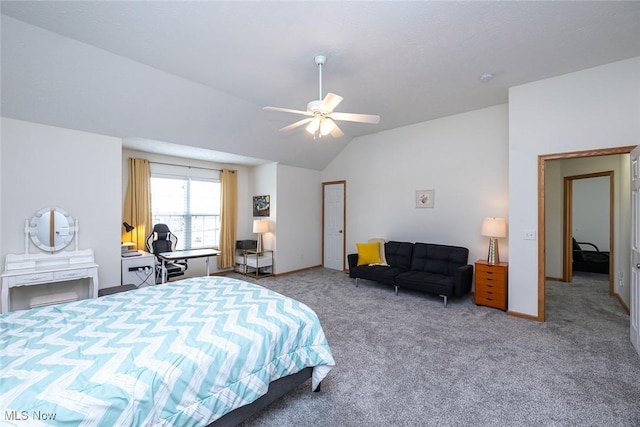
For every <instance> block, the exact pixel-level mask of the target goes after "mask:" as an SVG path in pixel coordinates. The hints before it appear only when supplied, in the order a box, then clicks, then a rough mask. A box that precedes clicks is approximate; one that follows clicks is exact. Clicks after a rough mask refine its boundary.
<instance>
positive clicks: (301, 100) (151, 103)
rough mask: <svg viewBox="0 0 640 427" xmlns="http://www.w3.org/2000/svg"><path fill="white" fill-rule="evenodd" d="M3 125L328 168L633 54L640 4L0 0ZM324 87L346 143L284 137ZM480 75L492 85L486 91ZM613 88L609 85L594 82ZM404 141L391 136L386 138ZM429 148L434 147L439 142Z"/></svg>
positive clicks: (295, 134) (637, 50) (639, 39)
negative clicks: (516, 89)
mask: <svg viewBox="0 0 640 427" xmlns="http://www.w3.org/2000/svg"><path fill="white" fill-rule="evenodd" d="M0 7H1V11H2V63H1V67H2V80H1V83H2V115H3V116H5V117H11V118H16V119H21V120H28V121H35V122H39V123H44V124H50V125H54V126H60V127H66V128H71V129H78V130H83V131H88V132H93V133H99V134H105V135H111V136H116V137H121V138H124V140H125V146H129V147H131V148H137V149H142V150H144V151H151V152H158V153H163V154H172V155H180V156H185V157H193V158H203V159H208V160H214V161H221V162H228V163H246V164H257V163H260V162H262V161H277V162H281V163H283V164H288V165H292V166H299V167H305V168H311V169H317V170H322V169H323V168H324V167H325V166H326V165H327V164H328V163H329V162H330V161H331V160H332V159H333V158H334V157H335V156H336V155H337V154H338V153H339V152H340V151H341V150H342V149H343V148H344V147H345V146H346V144H348V143H349V141H350V140H351V139H353V138H355V137H358V136H362V135H367V134H371V133H374V132H380V131H383V130H387V129H392V128H396V127H400V126H405V125H410V124H414V123H418V122H422V121H426V120H431V119H435V118H439V117H443V116H447V115H451V114H456V113H461V112H465V111H471V110H474V109H478V108H482V107H487V106H492V105H497V104H501V103H505V102H507V96H508V88H509V87H512V86H515V85H520V84H523V83H528V82H532V81H536V80H541V79H545V78H548V77H553V76H557V75H561V74H566V73H569V72H573V71H578V70H582V69H586V68H589V67H593V66H597V65H601V64H605V63H608V62H613V61H617V60H622V59H626V58H630V57H635V56H640V2H637V1H632V2H611V1H605V2H580V1H571V2H538V1H535V2H528V1H518V2H508V1H503V2H427V1H424V2H420V1H413V2H378V1H374V2H368V1H358V2H315V1H305V2H280V1H278V2H271V1H262V2H244V1H175V2H174V1H135V2H133V1H93V2H88V1H87V2H70V1H56V2H53V1H51V2H48V1H2V3H1V6H0ZM318 54H323V55H325V56H326V57H327V63H326V65H325V66H324V68H323V93H326V92H333V93H337V94H339V95H341V96H343V97H344V100H343V101H342V103H341V104H340V105H339V106H338V108H337V109H336V110H337V111H343V112H357V113H367V114H378V115H380V116H381V121H380V123H379V124H377V125H370V124H358V123H346V122H340V123H339V124H340V127H341V128H342V130H343V131H344V133H345V136H343V137H341V138H336V139H334V138H331V137H324V138H320V139H315V140H314V139H313V137H312V136H311V135H309V134H307V133H306V132H305V131H304V128H298V129H296V130H294V131H291V132H288V133H281V132H279V131H278V129H280V128H281V127H283V126H285V125H287V124H289V123H293V122H294V121H296V120H298V119H300V118H302V117H301V116H296V115H293V114H286V113H278V112H272V111H264V110H263V109H262V107H264V106H268V105H270V106H279V107H287V108H292V109H298V110H304V109H305V108H306V105H307V103H308V102H309V101H312V100H314V99H317V98H318V89H319V88H318V70H317V67H316V65H315V63H314V60H313V59H314V57H315V56H316V55H318ZM484 73H491V74H492V75H493V78H491V79H489V80H488V81H482V80H481V78H480V77H481V76H482V75H483V74H484ZM594 84H602V85H606V84H608V82H594ZM394 143H399V141H389V144H394ZM434 148H437V147H434Z"/></svg>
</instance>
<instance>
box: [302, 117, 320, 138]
mask: <svg viewBox="0 0 640 427" xmlns="http://www.w3.org/2000/svg"><path fill="white" fill-rule="evenodd" d="M305 129H306V131H307V132H309V133H310V134H311V135H314V136H315V134H316V133H317V132H318V130H319V129H320V118H319V117H314V118H313V120H311V122H310V123H309V125H308V126H307V127H306V128H305Z"/></svg>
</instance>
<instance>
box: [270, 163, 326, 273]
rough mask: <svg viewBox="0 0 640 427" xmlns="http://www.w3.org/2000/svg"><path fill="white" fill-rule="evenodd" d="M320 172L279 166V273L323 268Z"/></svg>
mask: <svg viewBox="0 0 640 427" xmlns="http://www.w3.org/2000/svg"><path fill="white" fill-rule="evenodd" d="M320 176H321V174H320V172H319V171H314V170H310V169H302V168H296V167H292V166H284V165H278V190H277V194H278V200H277V201H278V253H277V264H278V269H277V271H278V273H283V272H289V271H296V270H301V269H304V268H309V267H313V266H317V265H320V264H322V244H321V241H322V183H321V180H320Z"/></svg>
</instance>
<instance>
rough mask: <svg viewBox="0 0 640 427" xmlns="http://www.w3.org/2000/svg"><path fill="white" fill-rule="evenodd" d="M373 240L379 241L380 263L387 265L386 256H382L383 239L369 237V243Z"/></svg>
mask: <svg viewBox="0 0 640 427" xmlns="http://www.w3.org/2000/svg"><path fill="white" fill-rule="evenodd" d="M374 242H379V243H380V261H381V262H382V265H389V264H387V258H386V257H385V256H384V242H385V240H384V239H382V238H379V237H374V238H372V239H369V243H374Z"/></svg>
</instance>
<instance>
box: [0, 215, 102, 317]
mask: <svg viewBox="0 0 640 427" xmlns="http://www.w3.org/2000/svg"><path fill="white" fill-rule="evenodd" d="M74 237H75V238H74ZM72 241H74V243H75V250H69V251H65V250H64V249H65V248H66V247H67V246H69V244H70V243H71V242H72ZM30 243H33V245H35V246H36V247H37V248H38V249H40V250H41V251H42V252H38V253H30V251H29V249H30V246H29V244H30ZM0 277H1V279H2V281H1V285H2V290H1V291H0V312H1V313H7V312H9V311H11V301H10V300H11V288H16V287H19V286H34V285H42V284H54V283H59V282H69V281H72V280H78V279H89V297H90V298H97V297H98V288H99V285H98V265H97V264H96V263H95V259H94V256H93V249H82V250H80V249H78V221H77V220H75V219H74V218H73V217H71V216H70V215H69V214H68V213H67V212H65V211H64V210H62V209H60V208H55V207H48V208H44V209H40V210H39V211H38V212H36V213H35V214H34V215H33V216H32V217H31V218H29V219H27V220H26V221H25V225H24V253H22V254H18V255H11V254H10V255H7V258H6V260H5V264H4V272H3V273H2V275H1V276H0ZM76 299H78V294H77V293H75V292H62V293H58V294H55V295H42V296H36V297H35V298H32V299H31V302H30V307H37V306H42V305H50V304H57V303H62V302H67V301H74V300H76Z"/></svg>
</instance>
